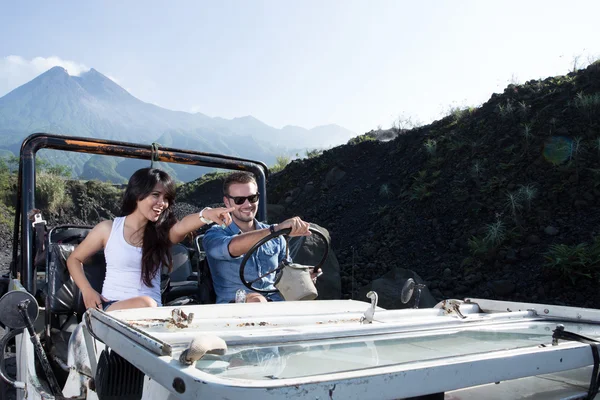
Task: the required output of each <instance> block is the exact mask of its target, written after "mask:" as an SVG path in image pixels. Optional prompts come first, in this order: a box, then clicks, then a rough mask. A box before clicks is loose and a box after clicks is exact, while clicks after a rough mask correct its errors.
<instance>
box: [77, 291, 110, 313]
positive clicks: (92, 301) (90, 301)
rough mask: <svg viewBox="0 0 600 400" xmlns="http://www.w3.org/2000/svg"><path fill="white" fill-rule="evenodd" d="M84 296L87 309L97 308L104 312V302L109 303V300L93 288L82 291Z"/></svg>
mask: <svg viewBox="0 0 600 400" xmlns="http://www.w3.org/2000/svg"><path fill="white" fill-rule="evenodd" d="M81 295H82V296H83V304H85V308H86V309H88V308H97V309H99V310H102V301H108V299H107V298H105V297H104V296H102V295H101V294H100V293H98V292H96V291H95V290H94V289H93V288H92V287H91V286H90V287H88V288H86V289H85V290H82V291H81Z"/></svg>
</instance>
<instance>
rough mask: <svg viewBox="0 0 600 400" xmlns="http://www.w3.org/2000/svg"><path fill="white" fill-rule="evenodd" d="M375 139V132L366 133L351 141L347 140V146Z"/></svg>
mask: <svg viewBox="0 0 600 400" xmlns="http://www.w3.org/2000/svg"><path fill="white" fill-rule="evenodd" d="M376 138H377V132H373V131H372V132H367V133H365V134H364V135H359V136H356V137H353V138H352V139H350V140H348V144H349V145H355V144H359V143H362V142H372V141H374V140H376Z"/></svg>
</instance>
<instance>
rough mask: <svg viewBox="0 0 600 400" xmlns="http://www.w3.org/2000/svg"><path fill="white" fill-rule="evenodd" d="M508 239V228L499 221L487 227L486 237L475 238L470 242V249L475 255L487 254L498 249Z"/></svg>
mask: <svg viewBox="0 0 600 400" xmlns="http://www.w3.org/2000/svg"><path fill="white" fill-rule="evenodd" d="M505 239H506V227H505V225H504V222H502V221H500V220H498V221H496V222H494V223H491V224H488V225H486V229H485V236H483V237H481V238H480V237H477V236H473V237H471V239H469V241H468V245H469V248H470V249H471V252H472V253H473V254H474V255H481V254H486V253H488V252H489V251H491V250H494V249H496V248H498V247H499V246H500V245H501V244H502V243H503V242H504V240H505Z"/></svg>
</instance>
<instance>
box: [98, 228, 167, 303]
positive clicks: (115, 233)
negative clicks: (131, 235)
mask: <svg viewBox="0 0 600 400" xmlns="http://www.w3.org/2000/svg"><path fill="white" fill-rule="evenodd" d="M124 226H125V217H117V218H115V219H114V221H113V224H112V230H111V231H110V236H109V238H108V241H107V242H106V247H105V248H104V257H105V259H106V276H105V278H104V285H103V286H102V296H104V297H106V298H107V299H108V300H127V299H130V298H132V297H137V296H150V297H151V298H153V299H154V300H155V301H156V302H157V303H158V305H159V306H160V305H162V304H161V301H160V269H159V273H157V274H156V276H155V277H154V278H153V279H152V286H153V287H148V286H146V285H145V284H144V282H143V281H142V248H141V247H135V246H132V245H130V244H129V243H127V241H125V236H124V234H123V231H124Z"/></svg>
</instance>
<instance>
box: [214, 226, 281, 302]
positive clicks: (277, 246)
mask: <svg viewBox="0 0 600 400" xmlns="http://www.w3.org/2000/svg"><path fill="white" fill-rule="evenodd" d="M254 224H255V225H254V226H255V227H256V229H264V228H268V227H269V225H267V224H263V223H261V222H258V221H257V220H254ZM240 233H241V230H240V228H239V227H238V226H237V225H236V224H235V222H232V223H231V224H230V225H229V226H228V227H226V228H225V229H223V228H221V227H220V226H217V225H215V226H213V227H211V228H210V229H209V230H208V231H207V232H206V234H204V238H203V239H202V247H203V248H204V251H205V252H206V257H207V259H208V265H209V267H210V273H211V275H212V279H213V285H214V287H215V292H216V294H217V303H229V302H230V301H231V300H234V299H235V292H236V291H237V290H238V289H244V290H245V291H247V292H249V291H250V290H249V289H248V288H247V287H246V286H244V284H243V283H242V282H241V281H240V265H241V264H242V259H243V258H244V256H243V255H242V256H239V257H232V256H231V254H229V242H231V239H233V238H234V237H235V236H236V235H238V234H240ZM285 246H286V244H285V239H284V238H283V237H282V236H278V237H276V238H274V239H272V240H269V241H268V242H267V243H265V244H263V245H262V246H261V247H260V248H258V249H257V250H256V251H255V252H254V254H253V255H252V257H250V259H249V260H248V262H246V267H245V268H244V276H245V277H246V280H247V281H249V282H250V281H253V280H254V279H256V278H258V277H259V276H261V275H263V274H265V273H267V272H269V271H273V270H274V269H275V268H277V266H279V263H280V262H281V261H282V260H283V259H285ZM274 282H275V273H273V274H269V275H267V276H265V277H264V278H262V279H261V280H260V281H258V282H255V283H253V285H252V286H253V287H255V288H259V289H275V286H273V283H274ZM269 299H271V300H275V301H280V300H283V299H282V297H281V296H280V295H279V293H277V292H276V293H274V294H272V295H269Z"/></svg>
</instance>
